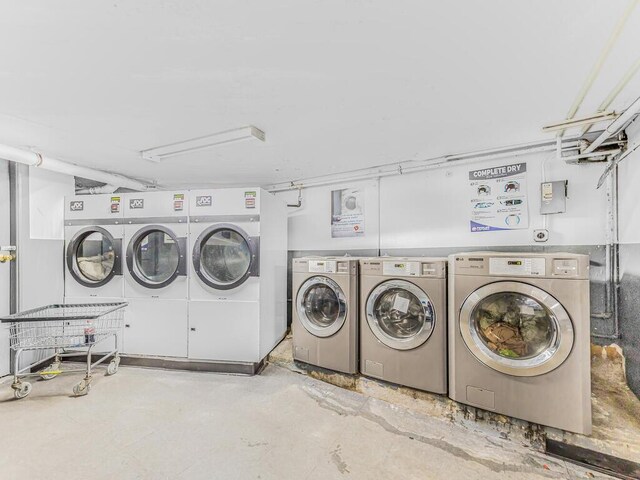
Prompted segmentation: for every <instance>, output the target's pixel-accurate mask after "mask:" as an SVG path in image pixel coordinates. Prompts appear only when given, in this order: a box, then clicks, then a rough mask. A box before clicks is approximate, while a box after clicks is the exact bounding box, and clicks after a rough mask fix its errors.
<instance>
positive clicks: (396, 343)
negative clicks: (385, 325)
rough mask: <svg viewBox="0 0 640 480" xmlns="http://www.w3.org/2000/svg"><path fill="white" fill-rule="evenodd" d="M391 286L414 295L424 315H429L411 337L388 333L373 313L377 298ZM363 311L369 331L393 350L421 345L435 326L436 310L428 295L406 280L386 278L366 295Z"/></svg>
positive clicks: (408, 348) (409, 348)
mask: <svg viewBox="0 0 640 480" xmlns="http://www.w3.org/2000/svg"><path fill="white" fill-rule="evenodd" d="M392 288H400V289H402V290H406V291H408V292H409V293H411V294H412V295H414V296H415V297H416V298H417V299H418V301H419V302H420V304H421V305H422V308H423V310H424V313H425V317H427V318H428V317H429V316H430V317H431V321H425V323H424V325H423V326H422V328H421V329H420V331H419V332H418V333H416V334H415V335H414V336H413V337H409V338H406V339H400V338H395V337H392V336H390V335H388V334H387V333H386V332H385V331H384V330H383V329H382V327H381V326H380V321H379V320H378V317H376V315H375V313H374V308H375V305H376V302H377V300H378V298H380V296H381V295H383V294H384V293H385V292H387V291H389V290H391V289H392ZM365 312H366V314H367V323H368V324H369V328H370V329H371V332H372V333H373V334H374V335H375V337H376V338H377V339H378V340H380V341H381V342H382V343H383V344H385V345H386V346H387V347H390V348H393V349H395V350H411V349H413V348H416V347H419V346H420V345H423V344H424V343H425V342H426V341H427V340H428V339H429V337H431V334H432V333H433V331H434V329H435V326H436V311H435V307H434V306H433V302H431V299H430V298H429V295H427V294H426V293H425V292H424V291H423V290H422V289H421V288H420V287H418V286H417V285H415V284H413V283H411V282H409V281H407V280H387V281H386V282H382V283H381V284H379V285H378V286H377V287H376V288H374V289H373V290H372V291H371V293H370V294H369V296H368V297H367V304H366V308H365Z"/></svg>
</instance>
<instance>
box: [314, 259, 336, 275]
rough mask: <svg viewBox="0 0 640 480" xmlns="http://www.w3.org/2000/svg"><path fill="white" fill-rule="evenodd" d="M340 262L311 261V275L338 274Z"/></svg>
mask: <svg viewBox="0 0 640 480" xmlns="http://www.w3.org/2000/svg"><path fill="white" fill-rule="evenodd" d="M337 272H338V262H337V261H335V260H309V273H337Z"/></svg>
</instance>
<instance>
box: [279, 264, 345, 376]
mask: <svg viewBox="0 0 640 480" xmlns="http://www.w3.org/2000/svg"><path fill="white" fill-rule="evenodd" d="M292 271H293V274H292V288H291V291H292V292H293V296H294V303H293V308H292V310H293V311H292V314H293V315H292V316H293V322H292V324H291V329H292V331H293V358H294V359H295V360H298V361H301V362H304V363H308V364H311V365H315V366H317V367H322V368H326V369H329V370H335V371H338V372H343V373H349V374H354V373H357V372H358V259H357V258H349V257H344V258H341V257H326V258H319V257H310V258H295V259H293V266H292Z"/></svg>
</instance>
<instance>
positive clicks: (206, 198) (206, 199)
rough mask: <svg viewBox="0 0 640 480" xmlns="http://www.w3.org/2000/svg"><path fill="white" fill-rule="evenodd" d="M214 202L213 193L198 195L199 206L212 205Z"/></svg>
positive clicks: (197, 202) (197, 204)
mask: <svg viewBox="0 0 640 480" xmlns="http://www.w3.org/2000/svg"><path fill="white" fill-rule="evenodd" d="M212 204H213V199H212V198H211V195H200V196H198V197H196V206H197V207H210V206H211V205H212Z"/></svg>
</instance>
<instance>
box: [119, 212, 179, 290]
mask: <svg viewBox="0 0 640 480" xmlns="http://www.w3.org/2000/svg"><path fill="white" fill-rule="evenodd" d="M186 249H187V240H186V238H178V237H177V236H176V235H175V233H173V232H172V231H171V230H170V229H169V228H167V227H164V226H162V225H149V226H147V227H144V228H141V229H140V230H138V231H137V232H136V234H135V235H134V236H133V237H132V238H131V240H130V241H129V245H128V246H127V268H128V269H129V273H131V276H132V277H133V279H134V280H135V281H136V282H138V283H139V284H140V285H142V286H143V287H147V288H162V287H166V286H167V285H169V284H171V283H172V282H173V281H174V280H175V279H176V278H177V277H179V276H186V274H187V273H186V270H187V269H186V261H185V252H186Z"/></svg>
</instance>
